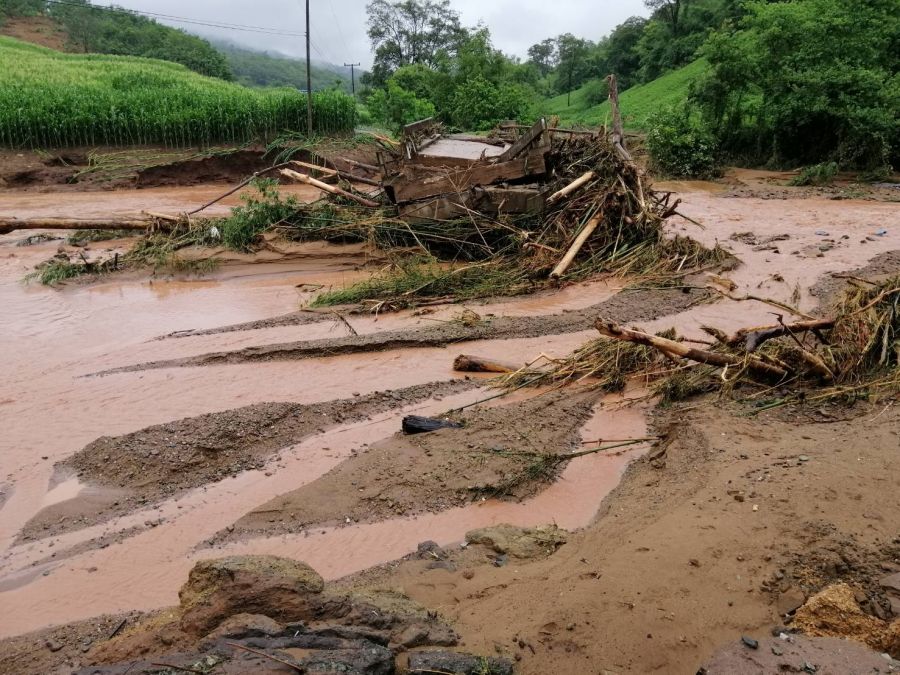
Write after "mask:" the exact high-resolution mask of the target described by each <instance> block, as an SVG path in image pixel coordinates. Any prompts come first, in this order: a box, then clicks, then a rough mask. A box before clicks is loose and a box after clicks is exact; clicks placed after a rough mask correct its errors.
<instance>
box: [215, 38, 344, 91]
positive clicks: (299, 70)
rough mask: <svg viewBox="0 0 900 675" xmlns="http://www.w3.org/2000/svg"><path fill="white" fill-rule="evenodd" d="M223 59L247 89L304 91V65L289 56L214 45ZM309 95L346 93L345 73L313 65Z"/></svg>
mask: <svg viewBox="0 0 900 675" xmlns="http://www.w3.org/2000/svg"><path fill="white" fill-rule="evenodd" d="M213 44H214V45H215V46H216V48H218V50H219V51H220V52H222V53H223V54H224V55H225V58H226V59H227V61H228V66H229V68H230V69H231V72H232V73H233V74H234V78H235V79H236V80H237V81H238V82H240V83H241V84H244V85H246V86H248V87H294V88H296V89H306V63H305V62H303V61H301V60H298V59H292V58H290V57H289V56H284V55H281V54H273V53H270V52H259V51H255V50H252V49H245V48H243V47H239V46H237V45H235V44H234V43H230V42H220V41H214V42H213ZM312 87H313V91H320V90H322V89H333V88H338V89H343V90H345V91H347V92H349V91H350V76H349V73H343V72H341V70H340V69H339V68H338V67H337V66H329V65H325V64H316V63H315V62H314V63H313V68H312Z"/></svg>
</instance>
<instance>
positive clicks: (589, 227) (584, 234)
mask: <svg viewBox="0 0 900 675" xmlns="http://www.w3.org/2000/svg"><path fill="white" fill-rule="evenodd" d="M601 222H603V214H602V213H598V214H597V215H595V216H594V217H593V218H591V219H590V220H589V221H588V222H587V224H586V225H585V226H584V228H583V229H582V230H581V233H580V234H579V235H578V237H576V238H575V241H574V242H573V244H572V246H571V247H570V248H569V250H568V251H567V252H566V254H565V255H564V256H563V259H562V260H560V261H559V264H558V265H557V266H556V267H555V268H553V271H552V272H550V278H551V279H559V278H560V277H561V276H562V275H563V274H565V273H566V270H567V269H569V266H570V265H571V264H572V261H573V260H575V256H577V255H578V252H579V251H581V248H582V247H583V246H584V245H585V243H586V242H587V240H588V239H590V238H591V235H592V234H594V230H596V229H597V227H598V226H599V225H600V223H601Z"/></svg>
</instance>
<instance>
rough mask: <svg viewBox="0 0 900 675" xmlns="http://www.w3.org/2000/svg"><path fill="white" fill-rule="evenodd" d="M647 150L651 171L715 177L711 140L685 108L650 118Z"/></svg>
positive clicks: (660, 113) (715, 163)
mask: <svg viewBox="0 0 900 675" xmlns="http://www.w3.org/2000/svg"><path fill="white" fill-rule="evenodd" d="M647 148H648V150H649V151H650V158H651V161H652V163H653V166H654V168H655V169H656V170H657V171H660V172H661V173H664V174H666V175H669V176H678V177H682V176H683V177H696V178H709V177H711V176H714V175H715V174H716V173H717V171H716V168H717V151H716V141H715V138H714V137H713V135H712V134H711V133H710V131H709V130H708V129H706V128H705V127H704V126H703V124H702V123H701V122H700V120H699V119H698V118H697V117H695V116H692V115H691V113H690V111H689V110H688V109H687V107H686V106H681V107H676V108H669V109H666V110H663V111H661V112H659V113H657V114H656V116H655V117H653V118H651V121H650V130H649V132H648V133H647Z"/></svg>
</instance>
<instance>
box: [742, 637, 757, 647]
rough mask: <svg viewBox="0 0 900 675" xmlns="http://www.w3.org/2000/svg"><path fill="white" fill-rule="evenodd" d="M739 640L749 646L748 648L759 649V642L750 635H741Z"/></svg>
mask: <svg viewBox="0 0 900 675" xmlns="http://www.w3.org/2000/svg"><path fill="white" fill-rule="evenodd" d="M741 642H743V643H744V645H745V646H747V647H749V648H750V649H759V642H757V641H756V640H754V639H753V638H751V637H747V636H746V635H744V636H742V637H741Z"/></svg>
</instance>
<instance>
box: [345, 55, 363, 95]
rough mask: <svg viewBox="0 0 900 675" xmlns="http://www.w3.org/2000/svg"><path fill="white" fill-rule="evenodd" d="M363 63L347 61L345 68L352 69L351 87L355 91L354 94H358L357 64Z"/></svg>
mask: <svg viewBox="0 0 900 675" xmlns="http://www.w3.org/2000/svg"><path fill="white" fill-rule="evenodd" d="M361 65H362V64H361V63H345V64H344V68H349V69H350V88H351V90H352V91H353V95H354V96H356V66H361Z"/></svg>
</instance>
